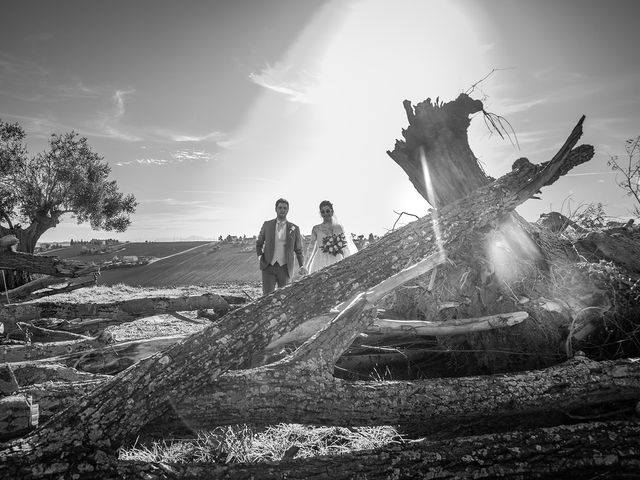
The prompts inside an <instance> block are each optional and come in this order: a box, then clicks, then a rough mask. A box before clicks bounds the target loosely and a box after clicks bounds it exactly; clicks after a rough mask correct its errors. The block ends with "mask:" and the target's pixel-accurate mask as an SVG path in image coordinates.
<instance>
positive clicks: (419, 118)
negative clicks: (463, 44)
mask: <svg viewBox="0 0 640 480" xmlns="http://www.w3.org/2000/svg"><path fill="white" fill-rule="evenodd" d="M403 105H404V108H405V112H406V113H407V119H408V121H409V127H407V129H406V130H403V131H402V135H403V136H404V139H405V140H404V141H402V140H396V144H395V147H394V149H393V151H388V152H387V154H388V155H389V156H390V157H391V158H392V159H393V160H394V161H395V162H396V163H397V164H398V165H399V166H400V167H402V169H403V170H404V171H405V172H406V173H407V175H408V176H409V180H411V183H413V186H414V187H415V188H416V190H418V192H419V193H420V195H422V196H423V197H424V198H425V199H426V200H427V201H428V202H429V204H431V205H432V206H433V207H434V208H440V207H442V206H444V205H446V204H448V203H451V202H453V201H455V200H458V199H460V198H463V197H464V196H466V195H468V194H469V193H471V192H473V191H474V190H475V189H476V188H479V187H481V186H483V185H486V184H487V183H489V182H490V180H489V179H488V178H487V177H486V175H485V174H484V172H483V171H482V169H481V168H480V165H479V164H478V160H477V159H476V157H475V155H474V154H473V152H472V151H471V148H470V147H469V140H468V137H467V128H468V127H469V124H470V122H471V120H470V118H469V115H472V114H474V113H477V112H480V111H483V105H482V102H481V101H480V100H473V99H472V98H470V97H469V96H468V95H466V94H464V93H463V94H460V96H459V97H458V98H456V99H455V100H454V101H452V102H449V103H445V104H442V103H439V102H438V101H437V100H436V102H434V103H432V102H431V99H430V98H428V99H427V100H425V101H424V102H421V103H419V104H418V105H416V106H415V109H414V108H413V107H412V106H411V103H410V102H409V101H408V100H405V101H404V102H403ZM427 181H428V182H429V184H427V183H426V182H427Z"/></svg>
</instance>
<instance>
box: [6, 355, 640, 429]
mask: <svg viewBox="0 0 640 480" xmlns="http://www.w3.org/2000/svg"><path fill="white" fill-rule="evenodd" d="M301 378H308V376H302V375H301V373H300V372H299V370H297V369H296V368H290V369H289V368H278V367H277V366H271V367H260V368H258V369H254V370H244V371H241V372H229V373H227V374H225V375H222V376H221V377H220V378H219V379H218V381H217V382H216V383H215V384H214V385H212V386H211V387H209V388H207V389H205V390H203V391H200V392H197V393H194V394H193V395H191V396H189V397H187V398H186V399H185V400H184V401H182V402H180V403H175V404H174V405H173V408H172V409H171V410H170V411H169V412H168V414H167V415H163V416H162V417H159V418H158V419H156V420H155V421H154V422H151V423H150V424H149V425H147V426H146V427H145V428H144V429H143V432H144V433H146V434H153V435H154V436H157V435H162V434H165V435H166V434H169V433H172V434H175V433H176V432H180V433H182V432H193V431H197V430H213V429H215V428H216V427H219V426H221V425H234V424H244V423H251V424H253V425H258V426H260V425H273V424H277V423H303V424H316V425H335V426H347V425H350V426H366V425H399V426H401V427H402V428H404V429H405V430H407V429H410V430H416V428H419V433H420V434H421V435H430V436H432V437H433V436H446V435H447V434H450V432H453V431H456V430H457V429H459V428H460V426H461V425H467V427H466V428H467V430H468V432H474V433H487V432H494V431H503V430H507V429H516V428H522V427H523V426H527V427H528V428H529V427H531V426H551V425H556V424H558V423H560V422H562V421H567V418H568V417H567V414H569V413H570V412H572V411H576V410H581V409H586V408H588V407H594V406H597V405H601V404H605V403H614V402H626V401H633V402H637V401H638V400H639V399H640V360H638V359H625V360H616V361H609V362H594V361H592V360H588V359H586V357H576V358H574V359H571V360H569V361H567V362H565V363H563V364H561V365H558V366H555V367H551V368H547V369H544V370H538V371H531V372H524V373H513V374H504V375H491V376H480V377H462V378H434V379H428V380H412V381H394V382H376V381H368V382H349V381H343V380H339V379H336V378H332V377H326V378H325V379H324V381H322V382H317V381H312V382H310V381H307V382H301V381H300V379H301ZM108 380H109V379H108V378H104V377H103V379H100V378H92V377H90V378H88V379H87V380H79V381H74V382H68V383H61V382H48V383H47V384H36V385H29V386H24V387H21V388H20V389H19V390H18V391H17V392H16V393H17V394H18V395H14V397H13V398H12V399H11V400H6V404H3V403H2V402H0V422H2V421H3V419H6V420H5V421H6V422H7V423H10V424H12V425H26V424H27V423H28V422H27V420H28V416H29V414H30V410H29V408H28V406H27V404H26V401H25V399H26V398H27V397H32V399H33V402H34V403H36V404H38V405H39V406H40V416H41V418H42V420H45V419H47V418H48V417H50V416H51V415H52V414H53V413H55V412H57V411H60V410H62V409H63V408H64V407H66V406H67V405H69V404H70V403H71V402H72V401H73V400H74V399H75V398H78V397H79V396H81V395H83V394H85V393H87V392H88V391H90V390H91V389H93V388H96V387H98V386H99V385H100V384H101V383H104V382H107V381H108ZM301 383H302V384H301ZM327 392H331V394H330V395H327ZM20 399H21V400H22V403H20ZM6 428H8V427H6ZM23 428H24V427H23ZM2 433H4V434H5V435H8V434H9V433H11V432H10V431H4V432H2Z"/></svg>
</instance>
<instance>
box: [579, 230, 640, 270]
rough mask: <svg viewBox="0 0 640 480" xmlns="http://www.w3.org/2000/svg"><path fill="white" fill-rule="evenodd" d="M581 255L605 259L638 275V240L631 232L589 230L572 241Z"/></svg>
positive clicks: (639, 257)
mask: <svg viewBox="0 0 640 480" xmlns="http://www.w3.org/2000/svg"><path fill="white" fill-rule="evenodd" d="M574 245H575V247H576V248H577V249H578V252H580V254H581V255H583V256H584V257H586V258H587V259H589V260H591V261H594V260H595V261H599V260H606V261H609V262H614V263H615V264H616V265H621V266H623V267H624V268H625V269H627V270H628V271H629V272H632V273H633V274H635V275H636V276H637V275H640V242H639V241H638V239H636V238H634V236H633V235H632V234H631V233H626V234H624V233H621V232H616V233H615V234H614V235H609V234H608V233H607V232H590V233H588V234H587V235H586V236H584V237H582V238H580V239H578V241H576V242H575V243H574Z"/></svg>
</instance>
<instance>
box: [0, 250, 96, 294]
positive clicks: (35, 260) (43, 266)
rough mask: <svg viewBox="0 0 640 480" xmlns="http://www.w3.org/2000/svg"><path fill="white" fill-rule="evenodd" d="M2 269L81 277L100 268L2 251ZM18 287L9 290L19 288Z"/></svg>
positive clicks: (76, 262)
mask: <svg viewBox="0 0 640 480" xmlns="http://www.w3.org/2000/svg"><path fill="white" fill-rule="evenodd" d="M0 269H5V270H20V271H26V272H29V273H44V274H45V275H52V276H54V277H80V276H82V275H88V274H89V273H93V272H97V271H98V266H97V265H95V264H86V263H82V262H78V261H74V260H65V259H60V258H57V257H47V256H43V255H33V254H30V253H22V252H12V251H0ZM18 286H19V285H16V286H15V287H9V288H17V287H18Z"/></svg>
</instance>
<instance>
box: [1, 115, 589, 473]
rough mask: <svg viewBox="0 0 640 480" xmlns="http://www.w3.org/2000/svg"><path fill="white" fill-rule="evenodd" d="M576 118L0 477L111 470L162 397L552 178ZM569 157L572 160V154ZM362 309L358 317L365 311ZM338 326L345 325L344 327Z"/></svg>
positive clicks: (112, 393) (197, 341) (96, 394)
mask: <svg viewBox="0 0 640 480" xmlns="http://www.w3.org/2000/svg"><path fill="white" fill-rule="evenodd" d="M583 120H584V118H583V119H581V120H580V122H579V123H578V125H577V126H576V128H575V129H574V130H573V132H572V133H571V135H570V137H569V139H568V140H567V142H566V143H565V144H564V145H563V146H562V148H561V149H560V151H559V152H558V154H557V155H556V156H555V157H554V158H553V159H552V161H551V162H549V163H548V164H546V165H545V166H533V165H531V166H530V167H528V168H520V169H517V170H515V171H513V172H511V173H510V174H507V175H505V176H504V177H502V178H501V179H499V180H497V181H496V182H494V183H492V184H490V185H488V186H486V187H483V188H480V189H478V190H477V191H476V192H474V193H473V194H472V195H470V196H468V197H465V198H464V199H462V200H460V201H458V202H455V203H453V204H450V205H447V206H445V207H443V208H442V209H440V210H438V212H437V216H434V215H428V216H427V217H425V218H424V219H421V220H418V221H416V222H414V223H412V224H409V225H407V226H406V227H404V228H402V229H400V230H397V231H396V232H393V233H391V234H389V235H387V236H386V237H384V238H382V239H380V240H379V241H378V242H375V243H374V244H373V245H371V246H370V247H369V248H366V249H364V250H361V251H360V252H358V253H357V254H355V255H353V256H351V257H348V258H346V259H345V260H343V261H342V262H339V263H337V264H334V265H332V266H330V267H328V268H326V269H325V270H322V271H319V272H317V273H316V274H314V275H311V276H309V277H307V278H303V279H302V280H301V281H299V282H298V283H295V284H292V285H290V286H287V287H286V288H284V289H282V290H277V291H275V292H274V293H272V294H270V295H268V296H266V297H263V298H261V299H259V300H256V301H255V302H253V303H251V304H249V305H247V306H245V307H242V308H239V309H237V310H234V311H233V312H231V313H229V314H228V315H227V316H226V317H225V319H224V321H221V322H218V324H215V325H212V326H211V327H208V328H206V329H205V330H203V331H202V332H200V334H198V335H193V336H191V337H189V338H187V339H186V340H185V341H183V342H180V343H179V344H177V345H174V346H172V347H170V348H168V349H167V350H165V351H163V352H161V353H158V354H156V355H154V356H152V357H150V358H147V359H145V360H142V361H140V362H139V363H138V364H136V366H134V367H132V368H129V369H127V370H125V371H124V372H122V373H121V374H120V375H118V376H117V377H115V378H114V379H113V380H110V381H109V382H107V383H106V384H105V385H104V386H101V387H98V388H97V389H95V390H93V391H92V392H90V393H89V394H87V395H86V396H84V397H83V398H82V399H81V401H79V402H78V403H75V404H74V405H72V406H70V407H69V408H67V409H66V410H65V411H63V412H61V413H60V414H58V415H56V416H54V418H52V419H51V421H50V422H48V424H47V425H46V426H44V427H41V428H40V429H39V430H38V431H36V432H35V433H34V434H32V435H30V436H29V437H27V438H25V439H22V440H21V441H19V442H17V443H14V444H12V445H10V446H8V447H7V448H6V449H5V450H4V451H2V452H0V455H2V456H3V457H5V458H6V460H7V461H5V462H4V463H3V464H1V465H0V474H2V475H6V476H9V477H22V478H33V477H45V476H49V477H58V476H61V475H69V476H71V475H73V474H80V473H81V472H83V473H84V472H87V471H91V472H99V471H102V470H104V469H107V468H110V467H111V466H112V465H113V454H114V452H115V450H117V448H118V446H119V445H121V444H122V442H123V441H124V440H125V439H126V438H127V437H128V436H129V435H131V434H132V433H133V432H135V431H137V430H138V429H139V428H140V427H141V426H143V425H145V424H146V423H148V422H149V421H150V420H152V419H153V418H154V417H156V416H158V415H159V414H161V413H162V412H164V411H166V409H167V402H168V401H172V402H180V401H182V400H183V399H184V398H186V396H187V395H189V394H192V393H193V392H194V391H195V390H197V389H200V388H202V387H204V386H205V385H206V384H207V383H210V382H212V381H214V380H215V379H217V378H218V377H219V376H220V375H221V374H222V373H224V372H226V371H228V370H231V369H234V368H243V367H245V366H246V365H248V364H250V363H251V360H252V359H253V358H254V353H255V352H258V353H261V351H262V349H264V347H265V346H266V345H268V344H269V343H270V342H271V341H272V340H274V339H275V338H278V337H279V336H281V335H282V334H283V333H285V332H287V331H290V330H292V329H293V328H295V327H296V326H297V325H300V324H302V323H303V322H304V321H306V320H308V319H309V318H312V317H314V316H317V315H318V312H327V311H328V310H329V309H330V308H331V307H332V306H334V305H335V304H336V303H339V302H342V301H345V300H347V299H348V298H350V297H352V296H353V295H354V294H356V293H358V292H361V291H363V290H366V289H368V288H370V287H372V286H374V285H377V284H379V283H381V282H382V281H383V280H384V279H386V278H387V277H389V276H391V275H393V274H395V273H397V272H399V271H400V270H402V269H403V268H405V267H407V266H409V265H413V264H415V263H417V262H418V261H420V259H423V258H425V257H427V256H429V255H433V254H434V253H436V252H438V251H453V250H456V249H457V248H458V247H459V246H461V245H462V244H463V243H464V241H465V240H466V239H467V237H468V236H469V235H470V234H472V233H473V232H474V231H476V230H478V229H481V228H483V227H486V226H487V225H489V224H490V223H491V222H494V221H496V220H497V219H500V218H502V217H503V216H504V215H506V214H508V213H509V212H511V211H512V210H513V209H514V208H515V207H516V206H517V205H519V204H520V203H522V202H523V201H525V200H526V199H527V198H529V197H530V196H531V195H533V194H535V192H537V191H538V190H539V189H540V188H541V187H542V186H544V185H547V184H549V183H550V182H551V183H552V182H553V181H554V180H555V179H556V178H557V177H558V176H559V175H561V172H562V171H564V170H565V169H566V168H567V159H568V156H569V154H570V152H571V149H572V148H573V146H574V145H575V144H576V142H577V140H578V139H579V137H580V135H581V132H582V130H581V128H582V122H583ZM576 150H577V153H576V155H577V157H578V158H579V159H580V161H582V162H584V161H587V160H589V159H590V158H591V156H592V155H593V149H592V148H591V147H579V148H578V149H576ZM572 158H573V162H572V164H575V162H576V161H577V160H576V158H575V156H573V155H572ZM363 264H366V265H367V266H368V269H367V271H366V272H365V271H364V270H361V269H360V268H358V267H359V265H363ZM328 279H329V281H327V280H328ZM357 306H358V307H359V308H364V306H363V305H360V304H358V305H357ZM366 311H370V310H369V309H367V310H366ZM362 312H363V314H365V310H363V311H362ZM364 316H365V317H366V316H367V315H366V314H365V315H364ZM337 318H340V315H338V317H337ZM333 325H335V324H332V326H333ZM338 325H339V326H340V328H344V325H343V324H342V323H338ZM332 326H330V327H329V329H331V328H332ZM316 338H317V337H312V339H311V340H310V341H309V342H307V343H305V345H303V346H302V347H300V349H298V351H296V355H297V359H298V361H300V362H301V364H302V365H304V366H305V368H309V369H308V370H305V369H304V368H303V371H307V372H312V371H314V370H313V368H314V367H315V366H316V362H315V361H312V360H310V358H311V357H312V356H313V355H316V356H317V355H321V356H329V357H331V359H333V360H334V361H335V358H336V354H337V356H339V354H340V353H342V351H344V349H346V347H347V346H348V344H347V345H345V344H344V341H346V339H342V338H341V337H337V338H335V337H334V338H333V340H334V341H335V343H334V344H324V343H322V344H318V345H316V346H315V347H314V346H313V344H314V342H313V340H314V339H316ZM336 340H337V341H336ZM305 355H307V357H309V358H306V357H305ZM114 412H118V413H117V415H115V413H114ZM79 445H82V447H83V448H81V449H80V448H78V446H79ZM17 452H19V453H17ZM61 454H62V455H63V456H64V458H63V459H62V460H61V459H60V458H61ZM94 474H95V473H94Z"/></svg>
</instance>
